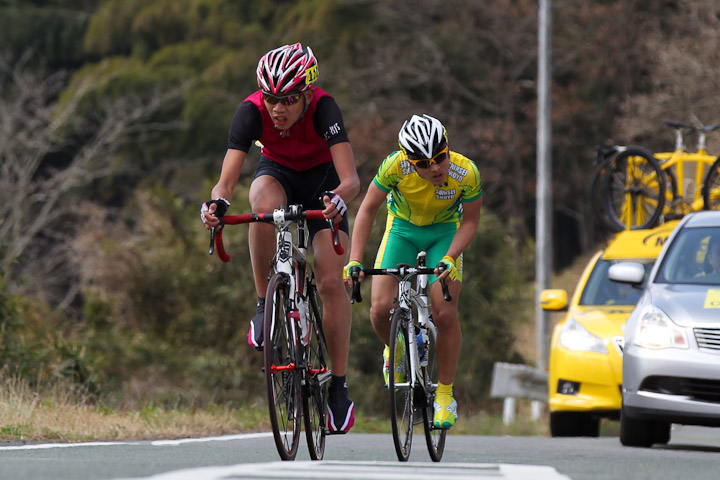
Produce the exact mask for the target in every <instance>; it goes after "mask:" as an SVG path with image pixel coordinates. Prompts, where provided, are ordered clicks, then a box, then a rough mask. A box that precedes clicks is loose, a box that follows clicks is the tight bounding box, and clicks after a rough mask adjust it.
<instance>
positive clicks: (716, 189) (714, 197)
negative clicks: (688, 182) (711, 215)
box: [703, 158, 720, 210]
mask: <svg viewBox="0 0 720 480" xmlns="http://www.w3.org/2000/svg"><path fill="white" fill-rule="evenodd" d="M703 203H704V205H703V206H704V208H705V210H720V158H718V159H717V160H715V162H714V163H713V164H712V166H711V167H710V170H708V173H707V175H706V176H705V181H704V182H703Z"/></svg>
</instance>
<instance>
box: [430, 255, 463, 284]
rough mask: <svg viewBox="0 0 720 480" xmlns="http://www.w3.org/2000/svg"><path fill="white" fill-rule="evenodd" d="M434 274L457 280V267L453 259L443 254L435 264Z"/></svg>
mask: <svg viewBox="0 0 720 480" xmlns="http://www.w3.org/2000/svg"><path fill="white" fill-rule="evenodd" d="M435 275H436V276H437V277H438V278H446V277H450V280H457V279H458V269H457V267H455V259H454V258H452V257H449V256H447V255H445V256H444V257H443V258H442V260H440V261H439V262H438V264H437V265H436V266H435Z"/></svg>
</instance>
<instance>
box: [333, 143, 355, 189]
mask: <svg viewBox="0 0 720 480" xmlns="http://www.w3.org/2000/svg"><path fill="white" fill-rule="evenodd" d="M330 155H332V158H333V165H334V166H335V170H336V171H337V174H338V177H339V178H340V185H338V186H337V187H335V188H334V189H333V192H335V193H336V194H338V195H340V197H341V198H342V199H343V200H345V202H346V203H349V202H350V200H352V199H353V198H355V197H356V196H357V194H358V193H359V192H360V177H358V173H357V169H356V168H355V156H354V155H353V151H352V147H351V146H350V142H341V143H336V144H335V145H333V146H331V147H330Z"/></svg>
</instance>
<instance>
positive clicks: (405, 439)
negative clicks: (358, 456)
mask: <svg viewBox="0 0 720 480" xmlns="http://www.w3.org/2000/svg"><path fill="white" fill-rule="evenodd" d="M411 321H412V318H411V317H410V312H409V311H407V310H404V309H402V308H400V307H396V308H395V311H394V312H393V314H392V317H391V323H390V345H389V348H390V372H389V374H388V391H389V392H390V423H391V425H392V433H393V443H394V444H395V453H397V457H398V460H400V461H401V462H407V461H408V459H409V458H410V449H411V447H412V433H413V418H414V413H415V405H414V401H413V400H414V399H413V396H414V391H413V388H412V387H411V385H410V381H411V377H410V375H409V372H410V358H409V354H410V345H409V337H408V323H409V322H411ZM400 342H402V343H400ZM397 349H401V351H402V353H401V354H399V355H397V356H396V354H395V352H396V351H397ZM396 359H397V360H396ZM398 366H400V368H399V369H398ZM396 371H403V372H405V377H406V378H405V381H404V382H395V372H396Z"/></svg>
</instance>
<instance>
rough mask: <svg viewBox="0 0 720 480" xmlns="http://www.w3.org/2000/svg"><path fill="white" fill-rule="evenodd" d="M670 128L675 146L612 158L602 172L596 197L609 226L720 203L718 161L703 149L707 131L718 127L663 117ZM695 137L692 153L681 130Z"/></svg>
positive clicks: (649, 221) (648, 223)
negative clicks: (688, 123) (673, 134)
mask: <svg viewBox="0 0 720 480" xmlns="http://www.w3.org/2000/svg"><path fill="white" fill-rule="evenodd" d="M663 122H664V123H665V124H666V125H668V126H669V127H671V128H673V129H675V150H674V151H672V152H661V153H655V154H651V155H647V154H642V153H641V152H636V153H635V154H633V155H629V154H625V153H624V152H621V153H619V154H618V155H616V156H615V157H613V158H612V159H611V160H610V162H609V164H608V168H607V169H606V171H605V174H603V175H602V181H601V197H602V204H603V209H604V211H605V213H606V218H607V220H608V222H607V223H608V226H609V227H610V228H611V229H612V230H614V231H621V230H626V229H643V228H652V227H653V226H655V225H656V224H657V223H658V220H659V219H660V217H661V216H662V217H663V218H664V219H674V218H680V217H682V216H684V215H685V214H687V213H689V212H694V211H699V210H702V209H718V208H720V162H718V157H717V156H715V155H710V154H708V152H707V148H706V136H707V134H708V133H709V132H712V131H714V130H717V129H718V128H720V124H715V125H707V126H694V125H687V124H683V123H679V122H675V121H672V120H663ZM687 134H696V135H697V137H698V141H697V149H696V151H695V152H688V151H686V149H685V139H684V137H685V135H687Z"/></svg>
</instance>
